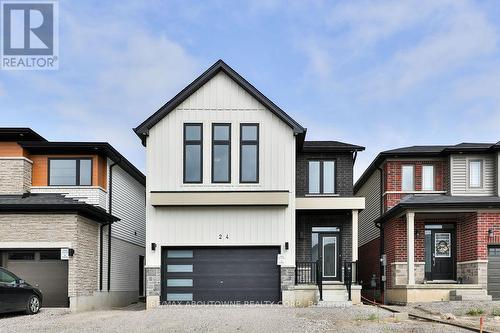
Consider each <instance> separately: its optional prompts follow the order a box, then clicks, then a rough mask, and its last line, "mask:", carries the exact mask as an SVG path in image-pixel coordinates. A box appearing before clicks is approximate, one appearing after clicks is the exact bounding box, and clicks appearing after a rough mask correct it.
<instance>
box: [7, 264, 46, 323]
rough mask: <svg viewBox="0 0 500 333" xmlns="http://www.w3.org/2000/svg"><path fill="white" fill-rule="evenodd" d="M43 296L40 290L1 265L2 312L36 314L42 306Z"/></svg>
mask: <svg viewBox="0 0 500 333" xmlns="http://www.w3.org/2000/svg"><path fill="white" fill-rule="evenodd" d="M42 298H43V297H42V293H41V292H40V290H38V289H37V288H35V287H33V286H31V285H30V284H29V283H26V282H25V281H24V280H23V279H20V278H19V277H17V276H16V275H15V274H14V273H12V272H9V271H8V270H6V269H5V268H3V267H0V313H6V312H18V311H25V312H26V313H27V314H35V313H37V312H38V311H40V308H41V307H42Z"/></svg>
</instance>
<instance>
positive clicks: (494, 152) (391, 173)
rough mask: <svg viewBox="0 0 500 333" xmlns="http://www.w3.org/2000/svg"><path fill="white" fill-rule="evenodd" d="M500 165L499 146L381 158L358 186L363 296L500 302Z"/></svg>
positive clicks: (411, 150) (415, 150)
mask: <svg viewBox="0 0 500 333" xmlns="http://www.w3.org/2000/svg"><path fill="white" fill-rule="evenodd" d="M499 165H500V143H497V144H491V143H488V144H483V143H462V144H458V145H455V146H412V147H405V148H399V149H394V150H388V151H384V152H381V153H380V154H379V155H378V156H377V157H376V158H375V160H374V161H373V162H372V163H371V165H370V166H369V167H368V169H367V170H366V171H365V172H364V173H363V175H362V176H361V177H360V179H359V180H358V181H357V183H356V184H355V186H354V193H355V195H357V196H363V197H366V209H365V210H364V211H362V212H360V214H359V246H360V247H359V267H360V268H359V269H360V270H359V274H360V275H359V277H360V280H362V281H363V289H364V292H363V293H364V294H365V296H367V297H375V298H379V299H382V300H384V301H385V302H387V303H409V302H422V301H441V300H468V299H470V300H472V299H474V300H481V299H491V298H493V299H500V197H499V193H500V182H499V180H500V168H499ZM373 291H375V293H374V294H373Z"/></svg>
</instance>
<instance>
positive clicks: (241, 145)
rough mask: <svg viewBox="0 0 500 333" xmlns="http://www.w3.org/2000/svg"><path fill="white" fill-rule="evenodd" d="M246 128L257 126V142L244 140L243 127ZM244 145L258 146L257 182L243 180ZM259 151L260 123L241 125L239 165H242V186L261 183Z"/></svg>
mask: <svg viewBox="0 0 500 333" xmlns="http://www.w3.org/2000/svg"><path fill="white" fill-rule="evenodd" d="M245 126H256V127H257V140H243V135H242V133H243V127H245ZM243 145H255V146H256V150H257V156H256V157H257V161H256V167H257V170H256V179H255V181H253V180H251V181H249V180H245V181H244V180H242V179H241V176H242V172H241V171H242V167H243V163H241V160H242V158H241V156H242V155H241V152H242V148H243ZM259 150H260V126H259V123H240V156H239V157H240V158H239V159H240V160H239V163H240V177H239V178H240V183H241V184H257V183H259V178H260V172H259V169H260V154H259Z"/></svg>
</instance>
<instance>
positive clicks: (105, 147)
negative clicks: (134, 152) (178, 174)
mask: <svg viewBox="0 0 500 333" xmlns="http://www.w3.org/2000/svg"><path fill="white" fill-rule="evenodd" d="M19 145H20V146H21V147H23V148H26V149H27V150H28V151H29V152H32V153H38V154H49V153H52V154H53V153H57V154H75V153H83V154H102V155H105V156H107V157H109V158H110V159H111V160H112V161H113V162H115V163H117V164H118V165H119V166H120V167H121V168H122V169H123V170H125V171H126V172H127V173H128V174H130V175H131V176H132V177H133V178H134V179H135V180H137V181H138V182H139V183H141V184H142V185H146V176H145V175H144V174H143V173H142V172H141V171H139V169H137V168H136V167H135V166H134V165H133V164H132V163H131V162H130V161H129V160H127V159H126V158H125V157H124V156H123V155H122V154H120V153H119V152H118V151H117V150H116V149H115V148H113V146H111V145H110V144H109V143H107V142H49V141H44V142H38V141H27V142H19Z"/></svg>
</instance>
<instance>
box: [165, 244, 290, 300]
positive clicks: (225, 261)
mask: <svg viewBox="0 0 500 333" xmlns="http://www.w3.org/2000/svg"><path fill="white" fill-rule="evenodd" d="M278 253H279V249H278V248H271V247H258V248H257V247H252V248H249V247H218V248H163V251H162V302H183V301H184V302H189V301H196V302H246V301H249V302H279V301H280V298H281V297H280V270H279V266H278V265H277V264H276V256H277V254H278Z"/></svg>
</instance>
